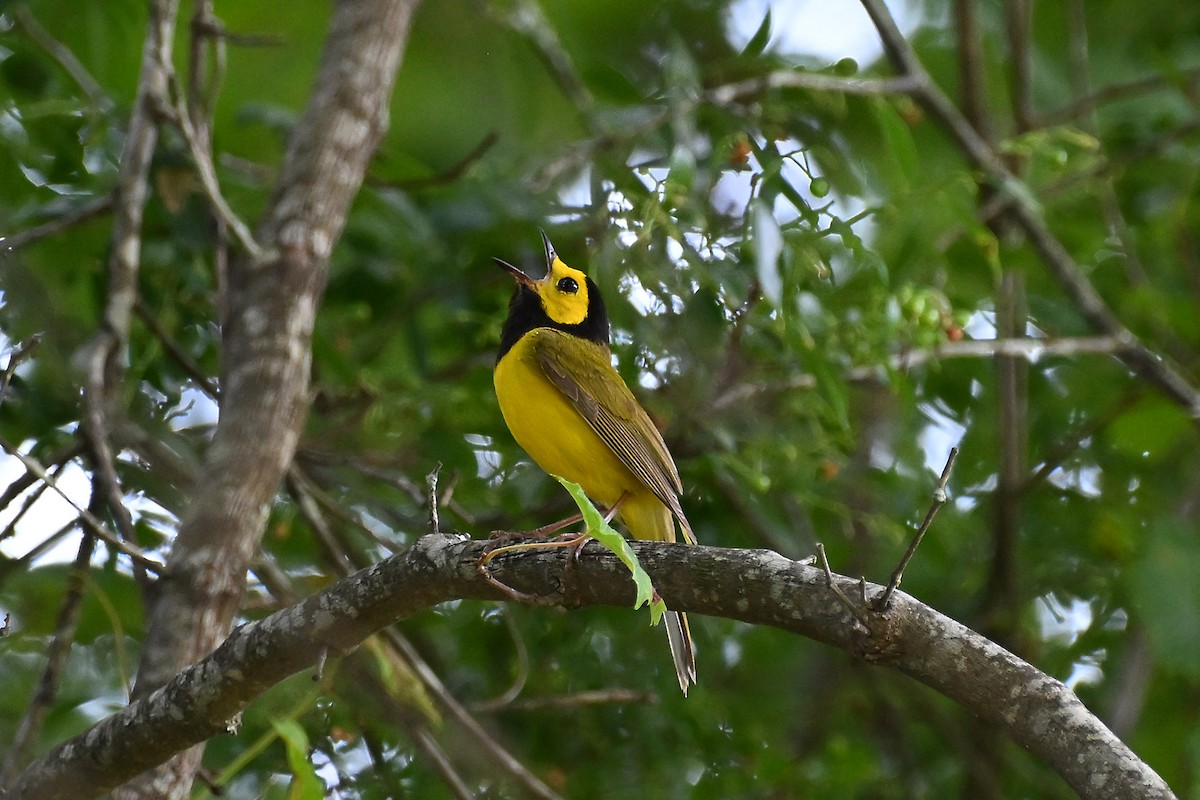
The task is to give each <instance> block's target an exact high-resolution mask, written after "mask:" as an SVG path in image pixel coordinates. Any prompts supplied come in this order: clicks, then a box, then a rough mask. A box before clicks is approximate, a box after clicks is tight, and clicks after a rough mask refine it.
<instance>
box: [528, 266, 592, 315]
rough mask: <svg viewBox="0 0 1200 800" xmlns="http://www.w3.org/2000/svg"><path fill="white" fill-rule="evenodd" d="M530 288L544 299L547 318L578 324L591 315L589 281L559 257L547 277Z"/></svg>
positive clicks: (535, 282)
mask: <svg viewBox="0 0 1200 800" xmlns="http://www.w3.org/2000/svg"><path fill="white" fill-rule="evenodd" d="M530 288H531V289H533V290H534V291H535V292H537V294H538V297H540V298H541V300H542V308H543V309H544V310H545V312H546V316H548V317H550V319H552V320H554V321H555V322H560V323H562V324H563V325H578V324H579V323H581V322H583V321H584V319H586V318H587V314H588V285H587V278H586V276H584V274H583V273H582V272H580V271H579V270H577V269H575V268H574V267H568V266H567V265H566V264H564V263H563V261H562V259H561V258H558V257H557V256H556V257H554V258H553V259H552V260H551V261H550V269H549V271H548V272H547V273H546V277H544V278H542V279H541V280H540V281H533V282H532V284H531V285H530Z"/></svg>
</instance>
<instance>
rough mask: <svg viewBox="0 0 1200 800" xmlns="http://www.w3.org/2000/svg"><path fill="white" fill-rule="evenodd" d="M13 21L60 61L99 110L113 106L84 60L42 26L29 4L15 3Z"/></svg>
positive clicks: (52, 56)
mask: <svg viewBox="0 0 1200 800" xmlns="http://www.w3.org/2000/svg"><path fill="white" fill-rule="evenodd" d="M12 21H13V22H14V23H15V24H16V26H17V27H19V28H22V29H23V30H24V31H25V33H26V34H28V36H29V38H30V39H32V40H33V42H34V43H35V44H36V45H37V46H38V47H40V48H42V49H43V50H45V51H46V52H47V53H48V54H49V55H50V57H51V58H53V59H54V60H55V61H57V62H58V65H59V66H60V67H62V68H63V71H65V72H66V73H67V74H68V75H70V76H71V80H73V81H75V83H77V84H78V85H79V88H80V89H83V93H84V94H86V95H87V96H88V100H89V101H90V102H91V104H92V105H93V106H95V107H96V109H97V110H99V111H100V112H101V113H104V112H106V111H109V110H111V109H112V108H113V101H112V98H110V97H109V96H108V95H107V94H105V93H104V89H103V88H101V86H100V84H99V83H98V82H97V81H96V79H95V78H93V77H92V74H91V73H90V72H88V71H87V67H85V66H84V65H83V62H82V61H80V60H79V58H78V57H77V56H76V55H75V54H74V53H73V52H71V49H70V48H69V47H67V46H66V45H65V44H63V43H62V42H60V41H58V40H57V39H55V38H54V37H53V36H51V35H50V33H49V32H48V31H47V30H46V29H45V28H43V27H42V24H41V23H40V22H38V21H37V19H36V18H34V16H33V14H32V13H30V11H29V7H28V6H27V5H24V4H14V6H13V7H12Z"/></svg>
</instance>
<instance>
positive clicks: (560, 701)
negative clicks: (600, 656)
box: [472, 687, 658, 713]
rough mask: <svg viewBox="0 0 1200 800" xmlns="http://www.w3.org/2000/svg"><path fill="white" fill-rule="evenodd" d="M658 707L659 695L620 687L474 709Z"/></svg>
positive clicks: (488, 710)
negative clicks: (606, 706) (607, 706)
mask: <svg viewBox="0 0 1200 800" xmlns="http://www.w3.org/2000/svg"><path fill="white" fill-rule="evenodd" d="M635 704H640V705H657V704H658V695H656V694H653V693H651V692H639V691H638V690H636V689H624V688H620V687H616V688H612V689H593V690H591V691H584V692H574V693H572V694H556V695H549V696H547V697H529V698H526V699H524V700H516V701H513V702H509V703H497V702H496V701H489V702H487V703H477V704H475V705H473V706H472V708H474V709H476V710H478V711H482V712H487V713H497V712H505V713H510V712H524V711H545V710H547V709H555V710H557V709H574V708H578V707H580V706H599V705H635Z"/></svg>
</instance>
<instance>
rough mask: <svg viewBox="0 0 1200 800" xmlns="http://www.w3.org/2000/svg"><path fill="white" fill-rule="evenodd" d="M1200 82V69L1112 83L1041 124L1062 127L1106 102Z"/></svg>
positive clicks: (1046, 115)
mask: <svg viewBox="0 0 1200 800" xmlns="http://www.w3.org/2000/svg"><path fill="white" fill-rule="evenodd" d="M1198 81H1200V67H1193V68H1191V69H1184V70H1180V71H1179V72H1172V73H1171V74H1170V75H1165V74H1162V73H1155V74H1153V75H1143V76H1142V77H1140V78H1134V79H1133V80H1131V81H1127V82H1126V83H1114V84H1110V85H1108V86H1102V87H1101V88H1099V89H1096V90H1094V91H1091V92H1089V93H1088V94H1085V95H1083V96H1080V97H1077V98H1076V99H1075V100H1074V101H1073V102H1072V103H1070V104H1068V105H1066V106H1064V107H1063V108H1060V109H1058V110H1057V111H1052V112H1050V113H1049V114H1044V115H1043V116H1042V124H1043V125H1063V124H1065V123H1068V122H1070V121H1071V120H1073V119H1075V118H1076V117H1079V116H1081V115H1086V114H1090V113H1092V111H1093V110H1094V109H1095V108H1096V107H1097V106H1101V105H1104V104H1106V103H1112V102H1116V101H1118V100H1124V99H1126V98H1129V97H1137V96H1138V95H1141V94H1148V93H1150V92H1158V91H1165V90H1168V89H1178V88H1180V85H1181V84H1182V85H1183V87H1185V88H1187V89H1189V90H1193V89H1194V88H1195V84H1196V83H1197V82H1198Z"/></svg>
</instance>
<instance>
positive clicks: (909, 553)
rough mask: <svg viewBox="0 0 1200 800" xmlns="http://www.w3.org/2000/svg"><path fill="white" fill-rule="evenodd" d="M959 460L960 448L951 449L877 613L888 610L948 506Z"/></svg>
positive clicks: (878, 599) (881, 596) (876, 608)
mask: <svg viewBox="0 0 1200 800" xmlns="http://www.w3.org/2000/svg"><path fill="white" fill-rule="evenodd" d="M957 459H958V448H957V447H951V448H950V455H949V456H947V457H946V466H945V467H943V468H942V476H941V477H940V478H939V479H938V483H937V486H936V487H935V488H934V490H933V502H932V503H930V504H929V510H928V511H926V512H925V519H924V520H922V521H921V527H919V528H917V533H916V535H914V536H913V538H912V541H911V542H909V543H908V550H906V551H905V552H904V555H903V556H901V558H900V563H898V564H897V565H896V569H894V570H893V571H892V578H891V580H889V581H888V585H887V588H886V589H884V590H883V593H882V594H881V595H879V597H878V598H876V600H875V602H874V604H873V605H874V608H875V610H876V611H884V610H886V609H887V607H888V603H890V602H891V600H892V595H893V594H895V593H896V590H897V589H899V588H900V581H901V579H902V578H903V577H904V570H905V568H906V567H908V562H910V561H912V557H913V555H915V554H916V552H917V547H918V546H919V545H920V544H921V539H923V538H924V537H925V531H927V530H929V526H930V525H931V524H933V518H934V517H935V516H937V512H938V510H939V509H940V508H941V507H942V506H944V505H945V504H946V484H947V483H949V481H950V472H951V470H953V469H954V462H955V461H956V460H957Z"/></svg>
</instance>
